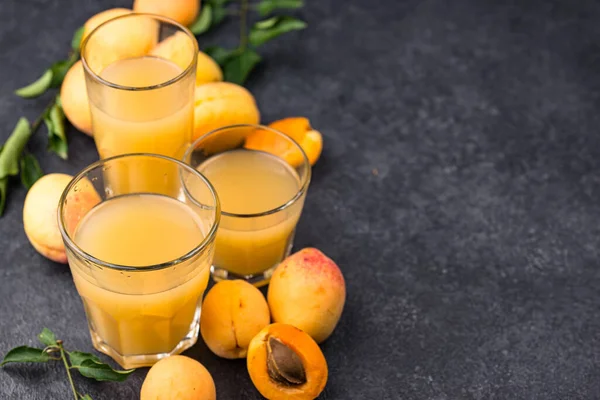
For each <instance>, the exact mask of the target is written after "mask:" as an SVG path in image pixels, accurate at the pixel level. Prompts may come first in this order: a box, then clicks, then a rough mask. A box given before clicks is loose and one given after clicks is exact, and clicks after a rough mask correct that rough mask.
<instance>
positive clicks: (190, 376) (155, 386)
mask: <svg viewBox="0 0 600 400" xmlns="http://www.w3.org/2000/svg"><path fill="white" fill-rule="evenodd" d="M216 398H217V390H216V388H215V382H214V381H213V378H212V376H211V375H210V373H209V372H208V370H207V369H206V368H205V367H204V366H203V365H202V364H200V363H199V362H198V361H196V360H193V359H191V358H189V357H186V356H171V357H167V358H163V359H162V360H160V361H159V362H157V363H156V364H154V366H153V367H152V368H150V371H148V375H146V379H145V380H144V383H143V385H142V391H141V393H140V400H215V399H216Z"/></svg>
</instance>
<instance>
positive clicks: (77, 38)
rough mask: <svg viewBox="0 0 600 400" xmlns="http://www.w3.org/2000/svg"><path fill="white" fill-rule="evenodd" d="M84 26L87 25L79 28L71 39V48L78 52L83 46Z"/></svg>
mask: <svg viewBox="0 0 600 400" xmlns="http://www.w3.org/2000/svg"><path fill="white" fill-rule="evenodd" d="M84 28H85V27H83V26H80V27H79V28H77V30H76V31H75V33H74V34H73V39H71V49H73V51H75V52H77V53H79V47H80V46H81V38H82V37H83V31H84Z"/></svg>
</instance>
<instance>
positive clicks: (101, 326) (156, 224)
mask: <svg viewBox="0 0 600 400" xmlns="http://www.w3.org/2000/svg"><path fill="white" fill-rule="evenodd" d="M139 164H143V165H146V166H151V167H152V169H153V170H154V171H155V173H156V175H157V176H158V177H160V178H157V179H155V180H154V181H152V182H151V183H150V182H148V181H146V183H147V186H146V187H144V185H143V184H140V185H137V186H136V189H137V190H136V191H130V192H127V193H125V192H123V191H119V192H118V193H116V192H115V191H114V190H113V188H112V187H113V185H114V183H115V181H114V179H112V176H111V175H110V171H111V170H112V169H114V168H116V169H118V170H119V171H122V172H123V173H128V174H131V175H134V174H135V173H136V171H138V169H137V168H138V165H139ZM142 182H144V181H142ZM159 182H162V184H163V185H164V186H165V187H164V188H161V187H160V185H159V184H158V183H159ZM167 189H168V190H167ZM165 193H169V195H165ZM219 207H220V206H219V201H218V198H217V196H216V193H215V191H214V189H213V188H212V186H211V184H210V183H209V182H208V181H207V180H206V179H205V178H204V177H203V176H202V175H201V174H200V173H199V172H198V171H196V170H194V169H192V168H190V167H189V166H188V165H185V164H184V163H182V162H181V161H178V160H175V159H172V158H169V157H165V156H161V155H150V154H131V155H122V156H116V157H112V158H108V159H105V160H101V161H98V162H96V163H94V164H92V165H90V166H89V167H87V168H85V169H84V170H83V171H82V172H80V173H79V174H78V175H77V176H76V177H75V178H74V179H73V180H72V181H71V183H70V184H69V185H68V186H67V188H66V189H65V191H64V193H63V195H62V197H61V199H60V202H59V208H58V217H59V228H60V231H61V234H62V237H63V241H64V243H65V247H66V251H67V257H68V260H69V265H70V268H71V272H72V275H73V280H74V281H75V286H76V288H77V291H78V293H79V295H80V296H81V299H82V301H83V306H84V309H85V312H86V315H87V319H88V325H89V329H90V334H91V337H92V342H93V345H94V347H95V348H96V349H97V350H99V351H101V352H103V353H105V354H108V355H109V356H111V357H112V358H114V359H115V360H116V361H117V362H118V363H119V364H121V365H122V366H123V367H124V368H132V367H139V366H144V365H152V364H154V363H155V362H156V361H158V360H159V359H161V358H163V357H166V356H168V355H172V354H178V353H181V352H182V351H184V350H186V349H187V348H189V347H191V346H192V345H193V344H194V343H196V340H197V336H198V326H199V317H200V306H201V300H202V295H203V293H204V290H205V289H206V286H207V284H208V278H209V275H210V273H209V270H210V265H211V263H212V258H213V249H214V239H215V234H216V231H217V227H218V224H219V219H220V208H219Z"/></svg>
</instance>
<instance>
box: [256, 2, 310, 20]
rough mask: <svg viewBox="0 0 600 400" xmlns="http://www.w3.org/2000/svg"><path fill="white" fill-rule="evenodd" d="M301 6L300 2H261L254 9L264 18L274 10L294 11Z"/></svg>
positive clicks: (302, 3)
mask: <svg viewBox="0 0 600 400" xmlns="http://www.w3.org/2000/svg"><path fill="white" fill-rule="evenodd" d="M303 6H304V1H302V0H262V1H261V2H260V3H258V4H257V5H256V9H257V10H258V13H259V14H260V15H262V16H265V15H268V14H271V13H272V12H273V11H275V10H295V9H298V8H302V7H303Z"/></svg>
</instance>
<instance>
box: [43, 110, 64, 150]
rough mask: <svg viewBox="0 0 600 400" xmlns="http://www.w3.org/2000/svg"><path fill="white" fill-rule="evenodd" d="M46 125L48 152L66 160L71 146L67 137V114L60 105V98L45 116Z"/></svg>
mask: <svg viewBox="0 0 600 400" xmlns="http://www.w3.org/2000/svg"><path fill="white" fill-rule="evenodd" d="M44 123H45V124H46V127H47V128H48V150H50V151H51V152H53V153H55V154H57V155H58V156H59V157H60V158H62V159H63V160H66V159H67V158H68V150H69V146H68V144H67V136H66V135H65V114H64V112H63V110H62V107H61V105H60V98H59V99H57V101H56V103H55V104H54V105H53V106H52V108H50V111H49V112H48V114H47V115H44Z"/></svg>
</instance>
